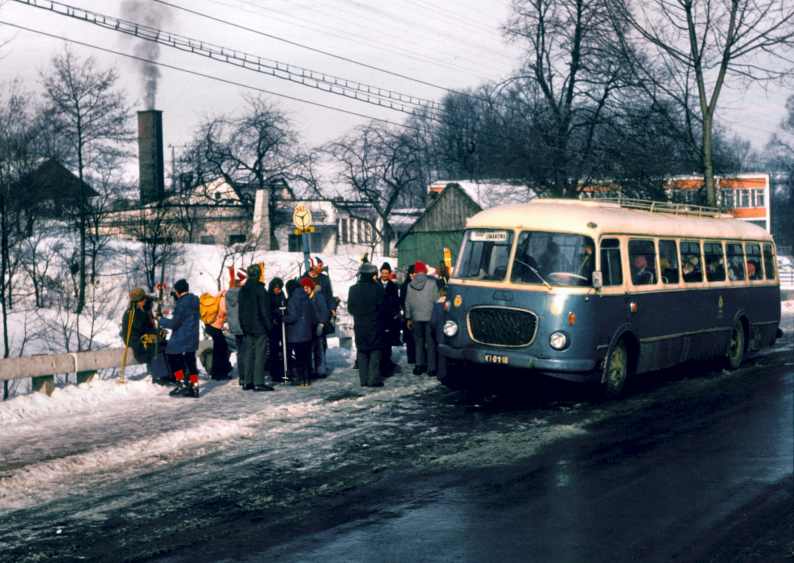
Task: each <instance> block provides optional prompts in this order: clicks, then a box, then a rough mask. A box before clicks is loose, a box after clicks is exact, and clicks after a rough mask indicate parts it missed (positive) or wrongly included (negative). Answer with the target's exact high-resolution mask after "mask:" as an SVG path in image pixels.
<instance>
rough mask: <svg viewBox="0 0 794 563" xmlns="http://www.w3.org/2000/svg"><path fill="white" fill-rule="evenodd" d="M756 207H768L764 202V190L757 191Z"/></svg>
mask: <svg viewBox="0 0 794 563" xmlns="http://www.w3.org/2000/svg"><path fill="white" fill-rule="evenodd" d="M755 206H756V207H766V203H765V201H764V190H755Z"/></svg>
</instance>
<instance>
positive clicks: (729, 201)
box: [722, 189, 735, 209]
mask: <svg viewBox="0 0 794 563" xmlns="http://www.w3.org/2000/svg"><path fill="white" fill-rule="evenodd" d="M734 203H735V202H734V201H733V190H732V189H724V190H722V206H723V207H724V208H726V209H733V207H734Z"/></svg>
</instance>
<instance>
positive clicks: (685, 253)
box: [681, 240, 703, 283]
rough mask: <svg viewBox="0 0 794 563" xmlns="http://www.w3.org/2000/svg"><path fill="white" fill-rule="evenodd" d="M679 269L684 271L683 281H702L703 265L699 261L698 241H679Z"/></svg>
mask: <svg viewBox="0 0 794 563" xmlns="http://www.w3.org/2000/svg"><path fill="white" fill-rule="evenodd" d="M681 269H682V270H683V272H684V281H685V282H687V283H696V282H701V281H703V265H702V264H701V263H700V243H699V242H698V241H696V240H682V241H681Z"/></svg>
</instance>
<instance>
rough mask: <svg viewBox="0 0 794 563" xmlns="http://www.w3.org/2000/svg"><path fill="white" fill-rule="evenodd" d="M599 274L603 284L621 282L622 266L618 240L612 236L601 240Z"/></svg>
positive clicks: (618, 283) (619, 283)
mask: <svg viewBox="0 0 794 563" xmlns="http://www.w3.org/2000/svg"><path fill="white" fill-rule="evenodd" d="M601 276H602V277H603V279H604V286H609V285H621V284H622V283H623V267H622V265H621V263H620V242H619V241H618V240H617V239H614V238H608V239H604V240H602V241H601Z"/></svg>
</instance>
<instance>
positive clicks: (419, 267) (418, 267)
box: [414, 260, 427, 274]
mask: <svg viewBox="0 0 794 563" xmlns="http://www.w3.org/2000/svg"><path fill="white" fill-rule="evenodd" d="M414 272H416V273H417V274H426V273H427V264H425V263H424V262H422V261H421V260H417V261H416V263H415V264H414Z"/></svg>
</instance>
